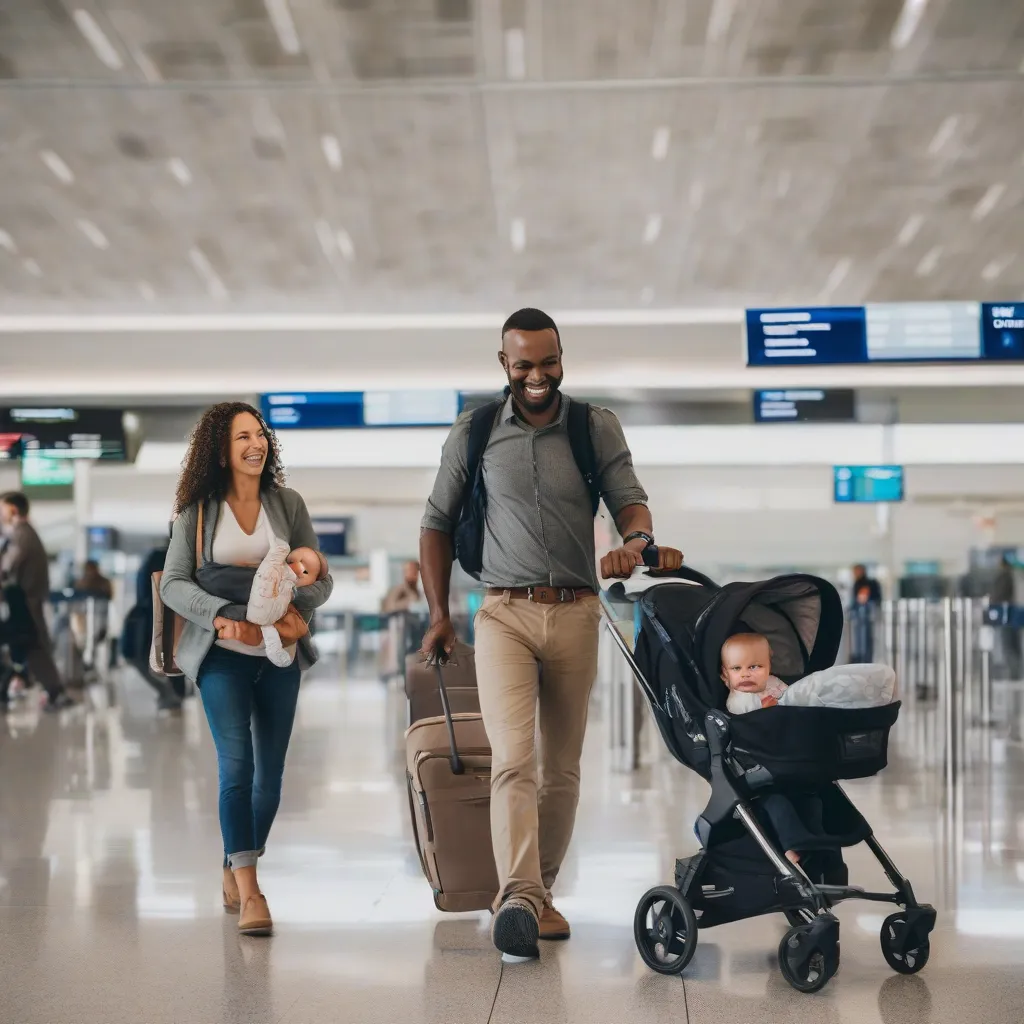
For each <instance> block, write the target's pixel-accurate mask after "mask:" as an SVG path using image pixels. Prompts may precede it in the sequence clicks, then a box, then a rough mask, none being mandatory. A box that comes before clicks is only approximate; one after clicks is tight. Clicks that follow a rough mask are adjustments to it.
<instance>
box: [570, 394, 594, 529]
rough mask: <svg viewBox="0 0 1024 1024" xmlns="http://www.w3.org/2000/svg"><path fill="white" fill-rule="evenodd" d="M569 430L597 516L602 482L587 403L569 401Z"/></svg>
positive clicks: (578, 464)
mask: <svg viewBox="0 0 1024 1024" xmlns="http://www.w3.org/2000/svg"><path fill="white" fill-rule="evenodd" d="M567 429H568V432H569V447H570V448H572V457H573V459H574V460H575V462H576V468H577V469H579V471H580V476H582V477H583V482H584V483H585V484H586V485H587V491H588V492H589V494H590V505H591V508H592V510H593V513H594V515H595V516H596V515H597V508H598V505H600V503H601V481H600V480H599V479H598V472H597V455H596V453H595V452H594V437H593V435H592V434H591V432H590V406H589V405H588V404H587V403H586V402H576V401H573V399H571V398H570V399H569V412H568V415H567Z"/></svg>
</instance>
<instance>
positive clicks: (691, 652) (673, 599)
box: [643, 574, 843, 708]
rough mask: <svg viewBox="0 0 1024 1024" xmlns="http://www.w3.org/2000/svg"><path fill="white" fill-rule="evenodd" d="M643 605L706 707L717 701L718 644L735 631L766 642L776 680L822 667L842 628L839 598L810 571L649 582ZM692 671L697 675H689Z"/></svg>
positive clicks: (720, 702)
mask: <svg viewBox="0 0 1024 1024" xmlns="http://www.w3.org/2000/svg"><path fill="white" fill-rule="evenodd" d="M643 605H644V611H645V612H646V613H647V615H648V616H649V617H650V618H651V620H652V621H653V623H654V624H655V625H656V628H657V629H658V632H659V633H661V632H662V631H664V634H667V635H663V636H662V640H663V641H666V640H670V641H671V642H672V646H673V647H674V649H675V650H676V651H677V652H678V653H679V654H681V655H682V656H683V658H684V659H685V661H686V662H688V663H689V664H688V667H689V668H690V669H691V670H692V671H691V672H690V673H686V675H688V676H690V678H689V679H688V682H689V684H690V688H691V689H693V688H695V689H696V691H697V692H696V693H694V694H692V695H693V696H696V697H698V698H699V699H700V701H701V703H702V704H703V705H704V706H705V707H706V708H724V707H725V699H726V697H727V695H728V691H727V690H726V687H725V684H724V683H723V682H722V678H721V671H722V653H721V652H722V645H723V644H724V643H725V641H726V640H727V639H728V638H729V637H730V636H732V635H733V634H735V633H761V634H763V635H764V636H766V637H767V638H768V642H769V644H771V649H772V673H773V674H774V675H776V676H778V677H779V678H780V679H782V680H783V682H787V683H791V682H794V681H795V680H797V679H800V678H802V677H803V676H805V675H808V674H809V673H811V672H817V671H819V670H820V669H823V668H829V667H830V666H831V665H833V664H834V663H835V660H836V656H837V655H838V653H839V645H840V642H841V640H842V635H843V605H842V601H841V600H840V598H839V594H838V592H837V591H836V589H835V587H833V586H832V584H831V583H829V582H828V581H827V580H823V579H820V578H818V577H817V576H806V575H802V574H797V575H789V576H779V577H777V578H776V579H773V580H766V581H764V582H761V583H730V584H728V585H727V586H725V587H722V588H721V589H711V588H709V587H671V586H663V587H655V588H654V589H652V590H650V591H649V592H648V593H647V594H645V596H644V598H643ZM694 676H695V677H696V678H694Z"/></svg>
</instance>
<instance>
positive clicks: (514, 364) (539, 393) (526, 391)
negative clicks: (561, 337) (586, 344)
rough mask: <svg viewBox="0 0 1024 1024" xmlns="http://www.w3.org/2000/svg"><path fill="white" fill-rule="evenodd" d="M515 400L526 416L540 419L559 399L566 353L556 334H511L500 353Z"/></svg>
mask: <svg viewBox="0 0 1024 1024" xmlns="http://www.w3.org/2000/svg"><path fill="white" fill-rule="evenodd" d="M499 358H500V359H501V365H502V366H503V367H504V368H505V374H506V376H507V377H508V385H509V387H510V388H511V389H512V397H513V398H514V399H515V400H516V403H517V404H518V405H519V407H520V409H522V410H523V412H525V413H528V414H530V413H532V414H535V415H540V414H542V413H545V412H547V411H548V410H549V409H550V408H551V406H552V405H554V403H555V402H556V401H557V399H558V389H559V387H561V384H562V350H561V346H560V344H559V341H558V335H557V334H556V333H555V331H552V330H550V329H549V330H544V331H518V330H511V331H509V332H508V333H507V334H506V335H505V337H504V338H503V339H502V351H501V352H500V353H499Z"/></svg>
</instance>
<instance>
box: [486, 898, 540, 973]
mask: <svg viewBox="0 0 1024 1024" xmlns="http://www.w3.org/2000/svg"><path fill="white" fill-rule="evenodd" d="M537 927H538V926H537V915H536V913H534V910H533V907H532V906H531V905H530V904H529V903H527V902H526V900H524V899H519V898H518V897H516V896H512V897H510V898H509V899H507V900H506V901H505V902H504V903H502V905H501V906H500V907H498V910H497V912H496V913H495V915H494V918H493V919H492V921H491V941H492V942H493V943H494V945H495V947H496V948H497V949H498V950H499V951H500V952H502V953H505V954H507V955H508V956H511V957H517V958H519V959H523V960H535V959H536V958H537V957H539V956H540V950H539V949H537Z"/></svg>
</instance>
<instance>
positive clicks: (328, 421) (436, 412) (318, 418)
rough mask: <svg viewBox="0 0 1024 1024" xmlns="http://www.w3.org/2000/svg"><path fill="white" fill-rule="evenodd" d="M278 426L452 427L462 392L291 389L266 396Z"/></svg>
mask: <svg viewBox="0 0 1024 1024" xmlns="http://www.w3.org/2000/svg"><path fill="white" fill-rule="evenodd" d="M260 407H261V409H262V411H263V417H264V419H265V420H266V421H267V423H268V424H269V425H270V426H271V427H273V428H274V429H275V430H331V429H338V428H345V427H447V426H451V425H452V424H453V423H454V422H455V419H456V417H457V416H458V414H459V393H458V392H457V391H448V390H444V391H440V390H438V391H431V390H422V389H420V390H408V391H302V392H295V391H290V392H287V393H281V394H273V395H262V396H261V397H260Z"/></svg>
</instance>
